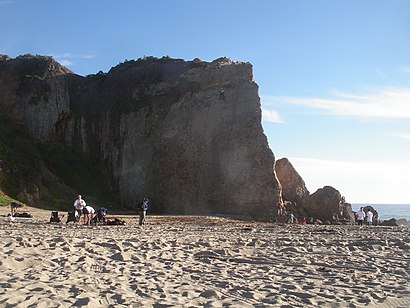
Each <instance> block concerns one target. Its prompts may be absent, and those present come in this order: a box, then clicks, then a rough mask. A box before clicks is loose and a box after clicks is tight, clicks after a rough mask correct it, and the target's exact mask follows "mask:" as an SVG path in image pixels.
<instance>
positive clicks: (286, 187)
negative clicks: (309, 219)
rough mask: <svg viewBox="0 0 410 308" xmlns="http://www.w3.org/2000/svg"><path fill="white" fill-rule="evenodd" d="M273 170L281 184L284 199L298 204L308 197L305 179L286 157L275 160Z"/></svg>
mask: <svg viewBox="0 0 410 308" xmlns="http://www.w3.org/2000/svg"><path fill="white" fill-rule="evenodd" d="M275 172H276V176H277V178H278V180H279V182H280V184H281V186H282V198H283V199H284V200H287V201H291V202H295V203H296V204H298V203H300V202H301V201H302V200H304V199H306V198H307V197H309V191H308V189H307V188H306V185H305V181H304V180H303V179H302V177H301V176H300V175H299V173H298V172H297V171H296V169H295V168H294V167H293V165H292V164H291V163H290V161H289V160H288V159H287V158H281V159H279V160H277V161H276V162H275Z"/></svg>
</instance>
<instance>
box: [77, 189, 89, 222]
mask: <svg viewBox="0 0 410 308" xmlns="http://www.w3.org/2000/svg"><path fill="white" fill-rule="evenodd" d="M86 205H87V204H86V203H85V201H84V200H83V199H82V198H81V195H78V196H77V199H75V201H74V210H75V211H76V212H77V213H78V222H80V220H81V216H82V215H83V214H84V213H83V210H84V207H85V206H86ZM84 222H85V217H84Z"/></svg>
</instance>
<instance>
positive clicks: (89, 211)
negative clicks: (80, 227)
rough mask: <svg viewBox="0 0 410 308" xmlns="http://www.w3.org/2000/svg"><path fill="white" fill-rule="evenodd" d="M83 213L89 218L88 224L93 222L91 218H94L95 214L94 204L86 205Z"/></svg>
mask: <svg viewBox="0 0 410 308" xmlns="http://www.w3.org/2000/svg"><path fill="white" fill-rule="evenodd" d="M83 214H84V216H85V217H86V218H87V225H89V224H91V220H92V219H93V218H94V214H95V210H94V208H93V207H92V206H89V205H86V206H85V207H84V209H83ZM84 219H85V218H84Z"/></svg>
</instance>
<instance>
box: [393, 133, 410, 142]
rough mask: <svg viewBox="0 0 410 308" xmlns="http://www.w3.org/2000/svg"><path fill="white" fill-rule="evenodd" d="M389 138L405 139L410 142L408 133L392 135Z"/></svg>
mask: <svg viewBox="0 0 410 308" xmlns="http://www.w3.org/2000/svg"><path fill="white" fill-rule="evenodd" d="M388 135H389V136H393V137H396V138H400V139H404V140H408V141H410V134H406V133H391V134H388Z"/></svg>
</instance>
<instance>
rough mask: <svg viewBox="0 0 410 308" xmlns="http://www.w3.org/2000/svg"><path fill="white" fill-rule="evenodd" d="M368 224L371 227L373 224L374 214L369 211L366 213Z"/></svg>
mask: <svg viewBox="0 0 410 308" xmlns="http://www.w3.org/2000/svg"><path fill="white" fill-rule="evenodd" d="M366 224H367V225H368V226H371V225H372V224H373V212H372V211H370V210H368V211H367V213H366Z"/></svg>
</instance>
